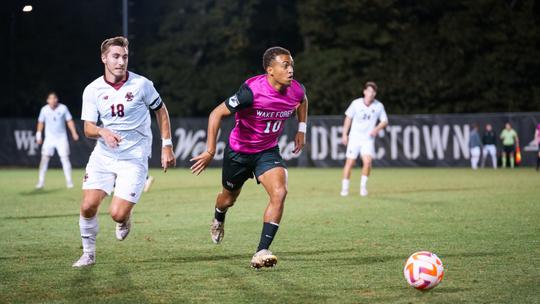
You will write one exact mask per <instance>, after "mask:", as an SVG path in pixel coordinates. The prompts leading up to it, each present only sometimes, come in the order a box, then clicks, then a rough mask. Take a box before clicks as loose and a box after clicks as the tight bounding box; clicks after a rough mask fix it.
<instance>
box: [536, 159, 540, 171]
mask: <svg viewBox="0 0 540 304" xmlns="http://www.w3.org/2000/svg"><path fill="white" fill-rule="evenodd" d="M539 168H540V156H539V157H537V158H536V171H538V169H539Z"/></svg>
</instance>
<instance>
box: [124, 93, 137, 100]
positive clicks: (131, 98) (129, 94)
mask: <svg viewBox="0 0 540 304" xmlns="http://www.w3.org/2000/svg"><path fill="white" fill-rule="evenodd" d="M133 98H135V96H133V93H131V92H127V93H126V101H132V100H133Z"/></svg>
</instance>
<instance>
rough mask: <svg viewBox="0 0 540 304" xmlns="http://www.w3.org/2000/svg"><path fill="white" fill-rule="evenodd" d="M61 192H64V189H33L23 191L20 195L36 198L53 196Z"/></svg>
mask: <svg viewBox="0 0 540 304" xmlns="http://www.w3.org/2000/svg"><path fill="white" fill-rule="evenodd" d="M60 190H64V189H63V188H62V189H61V188H55V189H33V190H30V191H22V192H19V195H22V196H34V195H45V194H51V193H55V192H59V191H60Z"/></svg>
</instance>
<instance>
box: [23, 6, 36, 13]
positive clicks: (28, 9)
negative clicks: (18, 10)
mask: <svg viewBox="0 0 540 304" xmlns="http://www.w3.org/2000/svg"><path fill="white" fill-rule="evenodd" d="M33 9H34V8H33V7H32V6H31V5H25V6H24V7H23V9H22V11H23V12H25V13H29V12H31V11H32V10H33Z"/></svg>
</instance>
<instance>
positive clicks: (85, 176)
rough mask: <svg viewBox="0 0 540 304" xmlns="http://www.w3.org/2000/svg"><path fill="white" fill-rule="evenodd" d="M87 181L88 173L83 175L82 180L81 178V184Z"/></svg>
mask: <svg viewBox="0 0 540 304" xmlns="http://www.w3.org/2000/svg"><path fill="white" fill-rule="evenodd" d="M87 180H88V173H85V174H84V178H83V183H86V181H87Z"/></svg>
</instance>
